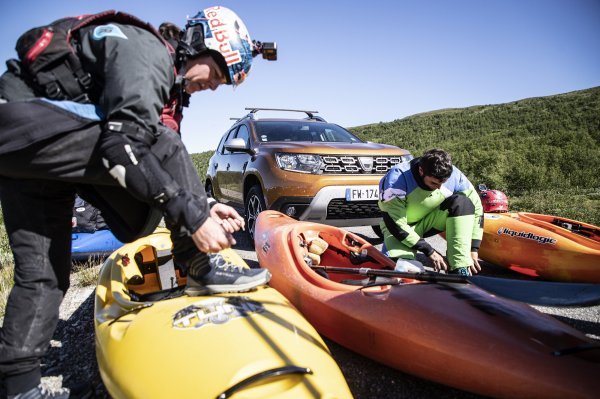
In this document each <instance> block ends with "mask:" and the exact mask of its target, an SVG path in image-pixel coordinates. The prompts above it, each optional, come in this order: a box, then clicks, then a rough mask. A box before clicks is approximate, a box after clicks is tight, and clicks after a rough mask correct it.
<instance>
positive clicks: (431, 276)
mask: <svg viewBox="0 0 600 399" xmlns="http://www.w3.org/2000/svg"><path fill="white" fill-rule="evenodd" d="M311 267H312V268H313V269H321V270H323V271H326V272H330V273H347V274H360V275H362V276H369V277H371V276H372V277H400V278H410V279H413V280H419V281H427V282H430V283H459V284H469V283H470V281H469V278H470V277H467V276H460V275H457V274H441V273H409V272H399V271H396V270H381V269H370V268H366V267H360V268H347V267H335V266H311Z"/></svg>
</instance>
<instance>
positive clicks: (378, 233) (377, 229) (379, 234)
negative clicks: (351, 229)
mask: <svg viewBox="0 0 600 399" xmlns="http://www.w3.org/2000/svg"><path fill="white" fill-rule="evenodd" d="M371 228H372V229H373V232H374V233H375V235H376V236H377V237H379V238H381V239H383V231H381V227H379V225H378V224H374V225H373V226H371Z"/></svg>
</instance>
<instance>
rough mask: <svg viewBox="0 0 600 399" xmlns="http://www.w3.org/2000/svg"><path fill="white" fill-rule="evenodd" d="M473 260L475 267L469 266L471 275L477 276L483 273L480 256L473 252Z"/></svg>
mask: <svg viewBox="0 0 600 399" xmlns="http://www.w3.org/2000/svg"><path fill="white" fill-rule="evenodd" d="M471 259H473V265H472V266H469V269H470V270H471V274H472V275H475V274H477V273H479V272H480V271H481V265H480V264H479V254H478V253H477V252H471Z"/></svg>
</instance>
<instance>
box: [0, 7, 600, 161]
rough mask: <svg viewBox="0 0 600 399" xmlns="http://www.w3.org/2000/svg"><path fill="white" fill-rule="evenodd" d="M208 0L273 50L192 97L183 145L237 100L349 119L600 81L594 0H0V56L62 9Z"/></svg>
mask: <svg viewBox="0 0 600 399" xmlns="http://www.w3.org/2000/svg"><path fill="white" fill-rule="evenodd" d="M217 4H220V5H224V6H227V7H229V8H231V9H233V10H234V11H235V12H237V13H238V14H239V15H240V16H241V17H242V19H243V20H244V21H245V22H246V25H247V26H248V30H249V31H250V34H251V36H252V37H253V38H254V39H257V40H261V41H277V43H278V47H279V60H278V61H277V62H267V61H264V60H262V59H258V58H257V59H255V63H254V65H253V68H252V71H251V72H250V76H249V78H248V80H246V82H244V84H243V85H241V86H240V87H238V88H236V89H235V90H233V89H232V88H231V87H229V86H222V87H221V88H219V89H218V90H217V91H216V92H202V93H197V94H195V95H194V96H193V97H192V104H191V106H190V108H189V109H187V110H186V113H185V118H184V121H183V125H182V134H183V139H184V142H185V143H186V145H187V147H188V149H189V151H190V152H192V153H194V152H202V151H207V150H212V149H214V147H215V146H216V144H217V143H218V140H219V138H220V137H221V135H222V134H223V133H224V132H225V131H226V130H227V128H228V127H229V126H230V125H231V121H230V120H229V118H230V117H240V116H242V115H244V114H245V111H244V108H245V107H270V108H294V109H309V110H318V111H320V114H321V115H322V116H323V117H324V118H326V119H327V120H328V121H331V122H335V123H337V124H339V125H342V126H344V127H353V126H358V125H364V124H368V123H377V122H380V121H383V122H387V121H392V120H394V119H399V118H403V117H406V116H409V115H413V114H416V113H420V112H427V111H432V110H436V109H441V108H453V107H466V106H471V105H480V104H498V103H504V102H509V101H514V100H519V99H522V98H527V97H536V96H546V95H552V94H558V93H564V92H569V91H573V90H580V89H586V88H590V87H594V86H599V85H600V1H598V0H487V1H481V0H479V1H478V0H453V1H442V0H440V1H427V0H421V1H419V0H410V1H405V0H372V1H369V2H365V1H342V0H331V1H325V0H321V1H313V0H303V1H284V0H254V1H228V0H224V1H221V2H203V1H198V0H196V1H187V0H170V1H164V0H162V1H156V0H130V1H127V2H125V1H116V0H98V1H92V0H77V1H76V0H71V1H61V0H56V1H55V0H52V1H31V0H22V1H9V2H4V3H3V5H2V13H1V14H0V22H1V23H0V33H1V36H0V37H2V42H1V43H0V58H1V59H2V60H5V59H7V58H10V57H14V56H15V52H14V43H15V41H16V39H17V38H18V37H19V35H20V34H21V33H22V32H24V31H25V30H27V29H29V28H30V27H33V26H38V25H42V24H45V23H47V22H50V21H52V20H54V19H58V18H60V17H63V16H67V15H78V14H83V13H92V12H97V11H102V10H106V9H117V10H121V11H126V12H129V13H132V14H134V15H136V16H138V17H140V18H141V19H144V20H146V21H149V22H151V23H152V24H153V25H155V26H158V25H159V24H160V23H161V22H164V21H171V22H175V23H177V24H179V25H184V23H185V18H186V16H187V15H193V14H195V13H196V12H197V11H198V10H200V9H201V8H206V7H208V6H212V5H217ZM167 5H168V6H167ZM1 70H2V71H3V70H4V68H2V69H1Z"/></svg>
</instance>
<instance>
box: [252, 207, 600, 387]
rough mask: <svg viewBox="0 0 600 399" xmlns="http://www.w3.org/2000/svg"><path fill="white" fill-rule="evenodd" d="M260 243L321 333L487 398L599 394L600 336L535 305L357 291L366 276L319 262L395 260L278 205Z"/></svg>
mask: <svg viewBox="0 0 600 399" xmlns="http://www.w3.org/2000/svg"><path fill="white" fill-rule="evenodd" d="M314 242H317V243H319V244H318V245H316V248H313V243H314ZM320 242H325V243H326V245H323V244H322V243H320ZM255 245H256V253H257V256H258V259H259V262H260V264H261V266H262V267H265V268H267V269H269V270H270V271H271V274H272V278H271V281H270V285H271V286H272V287H274V288H276V289H277V290H278V291H279V292H281V293H282V294H283V295H284V296H286V297H287V298H288V299H289V300H290V301H291V302H292V303H293V304H294V305H295V306H296V307H297V308H298V309H299V310H300V311H301V312H302V313H303V314H304V316H305V317H306V318H307V319H308V320H309V321H310V322H311V324H312V325H313V326H314V327H315V328H316V329H317V331H319V332H320V333H321V334H322V335H324V336H326V337H328V338H330V339H331V340H333V341H334V342H336V343H338V344H340V345H342V346H344V347H346V348H348V349H350V350H353V351H356V352H358V353H360V354H362V355H364V356H367V357H369V358H372V359H374V360H376V361H379V362H381V363H383V364H386V365H388V366H391V367H393V368H396V369H398V370H401V371H404V372H407V373H410V374H413V375H416V376H419V377H421V378H424V379H429V380H433V381H436V382H438V383H442V384H446V385H449V386H453V387H455V388H459V389H463V390H466V391H471V392H474V393H477V394H481V395H486V396H493V397H531V398H535V397H543V398H565V397H569V398H593V397H597V395H598V392H600V379H599V378H598V375H600V342H599V341H595V340H593V339H591V338H588V337H586V336H585V335H584V334H582V333H581V332H579V331H577V330H575V329H573V328H571V327H569V326H567V325H565V324H563V323H561V322H559V321H557V320H556V319H554V318H552V317H550V316H548V315H545V314H543V313H541V312H539V311H537V310H535V309H534V308H532V307H530V306H528V305H525V304H523V303H518V302H514V301H511V300H505V299H502V298H497V297H495V296H493V295H491V294H490V293H488V292H486V291H483V290H481V289H479V288H477V287H475V286H473V285H471V284H457V283H427V282H420V281H417V280H414V279H398V280H397V281H396V282H398V283H399V284H397V285H392V284H385V282H384V283H383V284H382V285H380V284H378V283H377V281H375V282H374V283H375V284H376V285H375V286H371V287H357V286H356V285H354V284H357V283H358V284H360V283H361V280H365V276H363V275H357V274H356V273H347V274H344V273H323V271H322V270H320V271H318V272H317V271H316V270H313V269H312V267H311V266H314V265H315V264H316V263H319V264H320V265H323V266H334V267H346V268H348V269H355V268H357V267H360V268H370V269H386V268H387V269H392V268H393V267H394V265H395V263H394V262H393V261H391V260H390V259H389V258H387V257H385V255H383V254H382V253H381V252H380V251H378V250H377V249H376V248H375V247H373V246H372V245H371V244H370V243H368V242H367V241H366V240H364V239H363V238H361V237H360V236H358V235H355V234H352V233H350V232H347V231H344V230H342V229H339V228H337V227H333V226H327V225H322V224H318V223H311V222H298V221H295V220H293V219H291V218H289V217H287V216H285V215H283V214H281V213H279V212H275V211H265V212H262V213H261V214H260V216H259V218H258V221H257V225H256V230H255ZM323 248H325V249H323ZM309 253H312V255H309ZM315 255H316V256H315ZM319 273H321V274H319ZM365 282H366V283H367V284H368V283H369V281H365ZM349 283H353V284H349Z"/></svg>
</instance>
